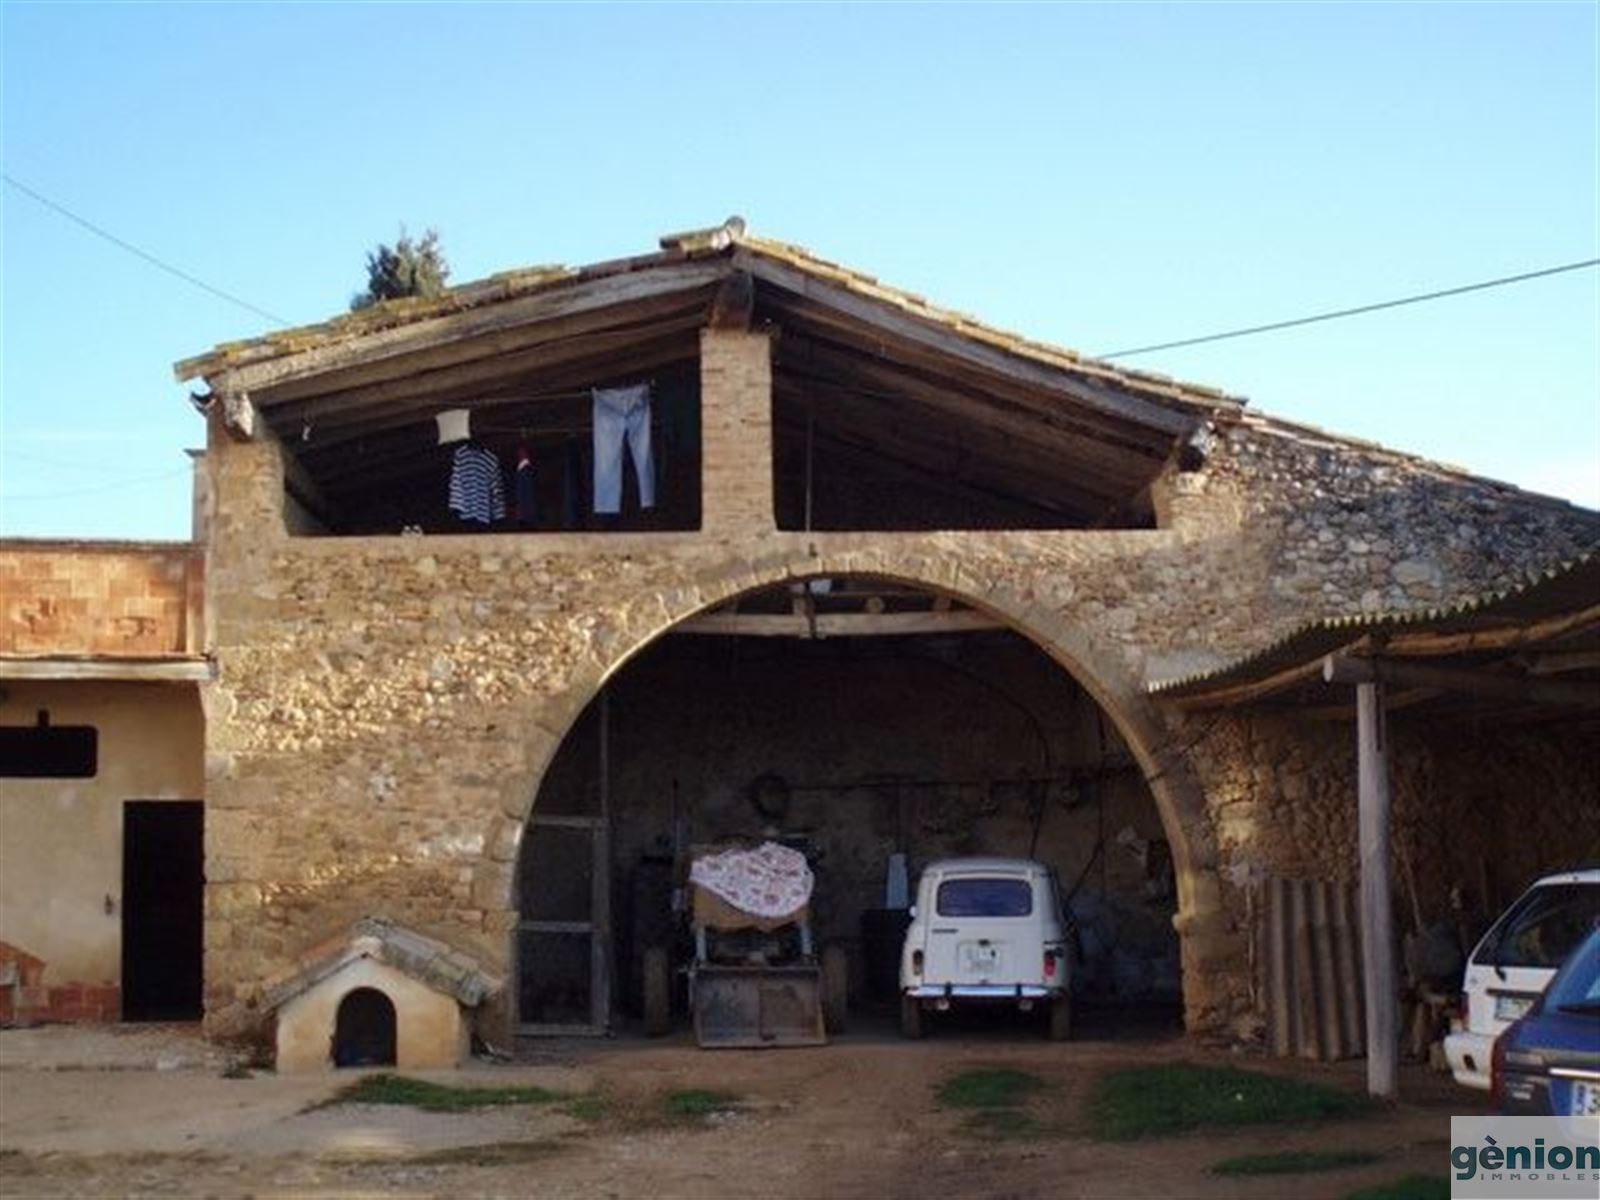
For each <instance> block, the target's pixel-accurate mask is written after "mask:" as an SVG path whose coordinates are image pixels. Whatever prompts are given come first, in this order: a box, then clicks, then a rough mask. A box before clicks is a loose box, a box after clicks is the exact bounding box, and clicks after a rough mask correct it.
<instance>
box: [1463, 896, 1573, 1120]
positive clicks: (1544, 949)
mask: <svg viewBox="0 0 1600 1200" xmlns="http://www.w3.org/2000/svg"><path fill="white" fill-rule="evenodd" d="M1596 919H1600V870H1592V871H1568V872H1566V873H1564V874H1561V875H1546V876H1545V877H1544V878H1543V879H1541V880H1539V881H1538V882H1537V883H1535V884H1534V885H1533V886H1532V887H1530V888H1529V889H1528V890H1527V891H1526V892H1524V893H1523V894H1522V895H1521V897H1520V898H1518V900H1517V902H1516V903H1515V904H1513V905H1512V906H1511V907H1510V908H1508V909H1506V911H1505V913H1504V914H1502V915H1501V917H1500V919H1499V920H1498V921H1496V922H1495V923H1494V924H1493V925H1492V926H1490V928H1489V932H1488V933H1486V934H1484V935H1483V940H1482V941H1480V942H1479V943H1478V945H1477V946H1476V948H1474V949H1473V951H1472V955H1471V957H1470V958H1468V959H1467V970H1466V978H1465V981H1464V982H1463V983H1462V985H1461V999H1462V1015H1461V1018H1460V1022H1459V1024H1460V1028H1457V1029H1455V1030H1454V1031H1453V1032H1452V1033H1451V1034H1450V1035H1449V1036H1448V1037H1446V1038H1445V1040H1444V1055H1445V1059H1446V1060H1447V1061H1448V1062H1449V1064H1450V1073H1451V1074H1452V1075H1454V1076H1455V1080H1456V1082H1457V1083H1460V1084H1464V1085H1465V1086H1467V1087H1470V1088H1479V1089H1481V1090H1483V1091H1488V1090H1489V1063H1490V1056H1491V1054H1492V1053H1493V1051H1494V1040H1495V1038H1497V1037H1499V1036H1500V1034H1501V1033H1502V1032H1504V1031H1505V1029H1507V1028H1508V1027H1509V1026H1510V1025H1511V1023H1512V1022H1513V1021H1515V1020H1516V1019H1517V1018H1518V1017H1520V1016H1521V1015H1522V1014H1523V1013H1525V1012H1527V1011H1528V1008H1529V1007H1530V1006H1531V1005H1532V1004H1533V1002H1534V1001H1535V1000H1537V999H1538V998H1539V995H1540V993H1542V992H1543V991H1544V989H1545V987H1546V985H1548V984H1549V982H1550V980H1551V979H1552V978H1554V977H1555V973H1556V969H1557V968H1558V967H1560V966H1561V964H1562V962H1563V961H1564V960H1565V959H1566V957H1567V955H1568V953H1570V952H1571V951H1572V949H1573V948H1574V947H1576V946H1577V944H1578V943H1579V942H1581V941H1582V940H1583V938H1584V935H1585V934H1586V933H1588V932H1589V930H1590V929H1592V928H1593V927H1594V924H1595V921H1596Z"/></svg>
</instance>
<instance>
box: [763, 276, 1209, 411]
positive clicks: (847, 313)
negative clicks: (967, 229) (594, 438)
mask: <svg viewBox="0 0 1600 1200" xmlns="http://www.w3.org/2000/svg"><path fill="white" fill-rule="evenodd" d="M734 263H735V265H736V266H738V267H740V268H742V269H744V270H747V271H749V272H750V273H751V274H752V275H753V276H754V277H755V278H756V279H757V281H761V282H766V283H769V284H771V285H773V286H774V287H778V288H781V289H783V290H784V291H787V292H791V293H793V294H795V295H797V296H802V297H805V298H807V299H810V300H814V301H817V302H819V303H820V304H822V305H823V306H825V307H826V308H829V309H832V310H833V311H834V312H836V313H838V314H840V315H841V316H843V317H845V318H847V319H849V320H851V321H854V322H856V323H858V324H866V325H870V326H872V327H874V328H876V329H880V330H882V331H884V332H886V333H889V334H892V335H894V336H896V337H900V338H903V339H905V340H907V341H910V342H913V343H915V344H916V345H919V346H922V347H924V348H926V349H929V350H933V351H935V352H937V353H939V354H942V355H945V356H947V357H950V358H953V359H956V360H958V361H960V362H964V363H967V364H970V365H972V366H975V367H978V368H980V369H982V370H985V371H989V372H992V373H995V374H999V375H1003V376H1006V377H1008V378H1011V379H1015V380H1018V381H1020V382H1024V383H1026V384H1028V385H1029V386H1031V387H1035V388H1038V389H1040V390H1041V391H1044V392H1046V393H1048V394H1050V395H1053V396H1056V397H1058V398H1060V399H1061V400H1064V401H1068V402H1070V403H1073V404H1077V405H1080V406H1083V407H1085V408H1088V409H1091V410H1093V411H1095V412H1100V413H1105V414H1107V415H1110V416H1114V417H1118V418H1120V419H1122V420H1126V421H1132V422H1135V423H1137V424H1140V425H1144V426H1147V427H1148V428H1151V429H1155V430H1159V431H1161V432H1162V433H1165V434H1168V435H1169V436H1172V437H1179V436H1183V435H1186V434H1187V433H1188V432H1189V431H1190V430H1191V429H1193V428H1194V426H1195V423H1196V421H1197V419H1198V418H1197V417H1196V416H1195V415H1192V414H1189V413H1184V412H1178V411H1175V410H1174V409H1172V408H1169V407H1166V406H1165V405H1161V404H1156V403H1154V402H1153V401H1150V400H1146V399H1143V398H1142V397H1139V396H1136V395H1132V394H1126V393H1121V392H1117V391H1114V390H1113V389H1111V388H1109V387H1106V386H1104V385H1102V384H1098V383H1091V382H1089V381H1087V380H1084V379H1081V378H1076V377H1074V376H1073V375H1071V374H1070V373H1069V372H1068V371H1066V370H1063V369H1053V368H1051V367H1048V366H1046V365H1044V364H1042V363H1036V362H1031V361H1029V360H1027V359H1024V358H1021V357H1019V356H1017V355H1013V354H1008V353H1006V352H1005V351H1004V350H1001V349H999V348H997V347H994V346H990V345H988V344H987V343H985V342H981V341H977V340H974V339H973V338H970V337H965V336H963V335H962V334H961V333H960V332H959V331H957V330H954V329H951V328H949V327H947V326H944V325H941V324H939V323H937V322H934V321H930V320H926V319H923V318H919V317H917V316H914V315H913V314H911V313H908V312H904V311H902V310H900V309H898V308H895V307H894V306H892V305H889V304H885V303H883V302H882V301H875V300H872V299H869V298H867V297H864V296H859V295H857V294H855V293H854V292H852V291H850V290H849V289H848V288H845V287H843V286H841V285H839V284H836V283H830V282H828V281H826V280H822V279H818V278H817V277H816V276H814V275H810V274H807V273H806V272H804V271H802V270H800V269H799V268H797V267H792V266H788V265H787V264H784V263H780V262H776V261H774V260H772V259H770V258H765V257H763V256H761V255H759V254H755V253H752V252H750V251H748V250H743V249H736V250H735V251H734Z"/></svg>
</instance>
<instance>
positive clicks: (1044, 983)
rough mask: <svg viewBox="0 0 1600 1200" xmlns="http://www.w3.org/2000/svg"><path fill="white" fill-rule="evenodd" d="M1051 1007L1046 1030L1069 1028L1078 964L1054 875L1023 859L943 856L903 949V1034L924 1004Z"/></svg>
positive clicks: (917, 1029) (925, 882) (912, 1028)
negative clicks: (1070, 950) (1074, 965)
mask: <svg viewBox="0 0 1600 1200" xmlns="http://www.w3.org/2000/svg"><path fill="white" fill-rule="evenodd" d="M969 1004H1006V1005H1014V1006H1015V1007H1016V1008H1017V1009H1018V1010H1019V1011H1022V1012H1028V1011H1031V1010H1032V1009H1034V1008H1035V1007H1036V1006H1041V1005H1043V1006H1048V1007H1049V1011H1050V1036H1051V1037H1052V1038H1055V1039H1058V1040H1060V1039H1064V1038H1067V1037H1069V1036H1070V1035H1071V1030H1072V962H1071V955H1070V954H1069V953H1068V940H1067V927H1066V923H1065V921H1064V920H1063V918H1062V913H1061V900H1060V896H1059V895H1058V893H1057V890H1056V881H1055V876H1054V875H1053V874H1052V873H1051V871H1050V868H1048V867H1046V866H1045V865H1044V864H1043V863H1038V862H1034V861H1033V860H1032V859H1026V858H947V859H943V860H941V861H939V862H935V863H930V864H929V865H928V866H927V867H926V868H925V869H924V870H923V872H922V879H921V881H920V882H919V883H918V885H917V902H916V905H915V906H914V907H913V908H912V909H911V925H910V928H908V929H907V930H906V940H905V946H904V949H903V950H902V951H901V955H900V1030H901V1032H902V1033H904V1034H905V1035H906V1036H907V1037H913V1038H914V1037H921V1036H922V1033H923V1013H924V1011H925V1010H926V1009H930V1008H932V1009H938V1010H940V1011H943V1010H946V1009H949V1008H950V1007H952V1006H953V1005H969Z"/></svg>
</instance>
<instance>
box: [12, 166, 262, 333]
mask: <svg viewBox="0 0 1600 1200" xmlns="http://www.w3.org/2000/svg"><path fill="white" fill-rule="evenodd" d="M0 178H3V179H4V180H5V181H6V182H7V183H9V184H10V185H11V186H12V187H14V188H16V189H17V191H19V192H21V193H22V194H23V195H25V196H31V197H32V198H33V199H35V200H37V201H38V202H39V203H40V204H42V205H44V206H45V207H46V208H48V209H50V210H51V211H52V212H55V213H59V214H60V215H61V216H63V217H65V218H66V219H67V220H69V221H71V222H72V223H73V224H75V225H81V226H82V227H83V228H85V229H87V230H88V231H89V232H90V233H92V234H94V235H95V236H96V237H100V238H104V239H105V240H106V241H108V242H110V243H111V244H112V245H113V246H117V247H119V248H120V249H123V250H126V251H127V252H128V253H129V254H133V255H137V256H138V257H139V258H142V259H144V261H145V262H147V263H149V264H150V265H151V266H153V267H156V268H158V269H160V270H162V271H165V272H166V273H167V274H168V275H176V276H177V277H178V278H179V279H181V280H183V281H184V282H185V283H188V284H192V285H193V286H194V287H197V288H199V289H200V290H201V291H205V292H210V293H211V294H212V295H213V296H216V297H218V298H219V299H222V300H226V301H227V302H228V303H229V304H236V305H238V306H239V307H240V308H242V309H245V310H246V311H248V312H253V313H255V314H256V316H258V317H265V318H266V319H267V320H269V321H271V322H272V323H273V324H274V325H284V326H287V325H288V324H289V322H288V321H286V320H284V319H283V318H282V317H280V316H277V315H276V314H275V313H270V312H268V311H267V310H266V309H264V308H259V307H257V306H256V305H254V304H251V303H250V302H249V301H248V300H241V299H239V297H237V296H234V295H231V294H229V293H228V292H225V291H223V290H222V289H221V288H219V287H212V286H211V285H210V284H209V283H207V282H206V281H205V280H204V279H197V278H195V277H194V276H193V275H191V274H189V272H187V271H185V270H182V269H180V268H178V267H175V266H173V265H172V264H171V263H169V262H163V261H162V260H161V259H159V258H157V257H156V256H155V255H154V254H151V253H150V252H149V251H148V250H141V249H139V247H138V246H135V245H134V244H133V243H132V242H127V241H124V240H123V239H122V238H119V237H118V236H117V235H116V234H114V233H111V232H110V231H108V230H105V229H101V228H100V226H98V225H96V224H95V223H94V222H93V221H89V220H86V219H85V218H83V217H80V216H79V215H78V214H77V213H75V212H73V211H72V210H71V209H69V208H67V207H65V206H64V205H61V204H57V203H56V202H55V201H54V200H52V199H50V197H49V196H46V195H43V194H42V193H40V192H36V191H34V190H33V189H32V188H31V187H29V186H28V185H27V184H25V183H23V182H21V181H20V180H18V179H14V178H12V177H11V176H10V175H9V174H4V173H0Z"/></svg>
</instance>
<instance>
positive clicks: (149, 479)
mask: <svg viewBox="0 0 1600 1200" xmlns="http://www.w3.org/2000/svg"><path fill="white" fill-rule="evenodd" d="M193 473H194V472H193V471H192V470H191V469H190V468H189V467H179V468H178V469H177V470H175V471H160V472H156V473H154V474H149V475H130V476H129V477H128V478H126V479H116V480H112V481H111V482H109V483H101V484H95V485H93V486H90V487H79V488H68V489H67V490H66V491H62V492H24V493H13V494H11V495H7V494H5V493H3V492H0V505H4V504H11V503H14V502H16V501H32V500H65V499H68V498H69V497H72V496H96V495H99V494H100V493H102V492H119V491H122V490H123V489H124V488H133V487H144V486H146V485H148V484H152V483H157V482H159V481H161V480H163V479H176V478H177V477H178V476H179V475H192V474H193Z"/></svg>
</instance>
